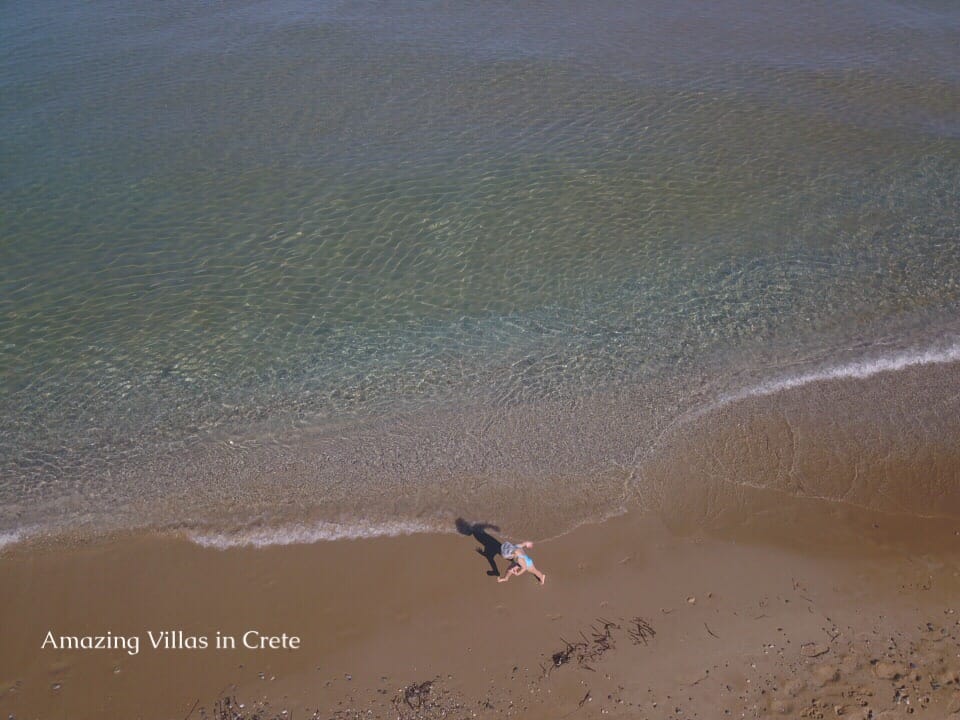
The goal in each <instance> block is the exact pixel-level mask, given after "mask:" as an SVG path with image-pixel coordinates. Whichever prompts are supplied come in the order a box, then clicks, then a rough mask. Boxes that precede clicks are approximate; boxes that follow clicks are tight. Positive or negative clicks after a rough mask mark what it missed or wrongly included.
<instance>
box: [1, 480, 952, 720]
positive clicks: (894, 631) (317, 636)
mask: <svg viewBox="0 0 960 720" xmlns="http://www.w3.org/2000/svg"><path fill="white" fill-rule="evenodd" d="M754 500H755V504H754V507H753V510H752V511H751V512H750V513H749V515H748V517H749V518H750V522H742V521H740V522H731V523H729V524H728V525H727V526H724V525H722V524H715V525H713V526H712V527H711V528H710V529H709V531H707V530H704V529H698V530H691V529H690V528H689V527H687V528H676V527H668V526H667V525H666V524H665V523H664V521H662V520H661V519H658V518H656V517H653V516H650V515H640V514H638V513H630V514H627V515H624V516H621V517H618V518H615V519H613V520H610V521H607V522H605V523H602V524H598V525H592V526H584V527H581V528H579V529H577V530H575V531H573V532H572V533H569V534H567V535H565V536H563V537H560V538H556V539H553V540H549V541H544V542H538V543H537V544H536V546H535V548H534V550H533V551H532V552H531V554H532V555H533V557H534V558H535V560H536V561H537V564H538V566H539V567H540V568H541V569H543V570H544V571H545V572H546V573H547V575H548V580H547V584H546V585H545V586H544V587H540V586H539V585H538V584H537V582H536V581H535V580H534V579H533V578H532V577H531V576H529V575H525V576H521V577H519V578H515V579H513V580H511V581H510V582H508V583H506V584H498V583H497V582H496V578H495V577H494V576H492V575H490V574H488V573H489V572H490V571H491V566H490V564H489V561H488V559H486V558H484V557H483V556H482V555H481V554H479V553H478V552H476V550H477V549H478V548H480V547H481V545H480V543H478V541H477V540H476V538H474V537H470V536H464V535H461V534H450V535H435V536H426V535H422V536H408V537H399V538H380V539H369V540H355V541H341V542H327V543H318V544H314V545H300V546H285V547H272V548H266V549H253V548H242V549H232V550H216V549H209V548H201V547H198V546H196V545H193V544H191V543H189V542H187V541H185V540H182V539H175V538H159V537H142V536H132V537H118V538H113V539H112V540H110V541H104V542H99V543H95V544H88V545H81V546H70V547H29V546H20V547H13V548H8V549H7V550H6V551H5V552H4V554H3V555H2V556H0V618H2V631H0V637H2V645H0V713H2V714H0V717H3V718H8V717H13V718H17V719H18V720H19V719H21V718H71V720H73V719H82V718H120V717H127V718H138V717H140V718H177V719H182V718H186V717H188V716H191V715H192V716H193V717H200V716H201V710H203V709H204V708H207V709H209V708H210V707H212V705H213V703H214V702H215V700H216V699H217V698H218V697H220V696H222V695H235V696H236V697H238V698H239V699H240V700H241V701H243V702H244V703H245V704H246V705H247V707H248V708H249V707H251V703H255V702H256V701H258V700H265V701H267V702H268V703H269V705H270V708H271V709H272V711H274V712H276V713H278V714H279V713H280V712H282V711H283V710H286V711H288V712H289V713H292V714H293V717H301V718H302V717H309V716H310V715H311V714H313V713H315V712H317V714H318V716H319V717H324V718H328V717H329V718H371V717H383V718H397V717H402V718H415V717H424V718H434V717H435V718H441V717H447V718H473V717H479V718H484V717H503V716H516V717H524V718H563V717H573V718H588V717H601V716H612V717H631V718H723V717H749V718H754V717H778V716H786V717H803V718H807V717H809V718H819V717H837V716H841V717H847V718H895V717H907V716H908V715H916V716H917V717H929V718H944V717H947V716H948V715H949V714H950V713H953V712H956V711H957V710H958V708H960V624H958V623H960V592H958V590H960V537H958V535H957V530H956V528H955V526H954V525H953V524H951V523H949V522H944V521H940V522H936V521H919V520H916V519H912V518H907V517H901V518H898V517H895V516H889V515H879V514H874V513H868V512H866V511H861V510H856V509H851V508H847V507H845V506H842V505H838V504H828V503H824V502H815V501H806V502H801V501H790V502H785V501H784V500H783V498H782V496H780V495H776V496H771V497H765V496H764V495H763V493H757V494H756V497H755V498H754ZM451 524H452V522H451ZM490 534H491V535H492V536H494V537H495V538H496V539H497V540H499V539H502V537H503V536H502V534H501V533H499V532H497V531H495V530H490ZM512 539H514V540H518V539H525V538H512ZM496 562H497V563H498V565H499V568H500V570H501V571H502V570H503V569H504V567H505V562H504V560H503V559H502V558H496ZM164 629H167V630H183V631H184V632H185V633H187V634H194V635H206V636H209V637H211V638H212V637H213V636H214V635H215V633H216V632H217V631H219V632H221V633H224V634H231V635H235V636H240V635H242V633H243V632H245V631H246V630H249V629H258V630H260V631H262V632H264V633H271V634H277V635H279V634H281V633H287V634H288V635H296V636H299V637H300V638H301V640H302V644H301V646H300V647H299V649H296V650H292V649H288V650H248V649H236V650H217V649H213V648H208V649H205V650H186V649H185V650H152V649H151V648H150V647H149V646H146V647H141V650H140V653H139V654H138V655H136V656H130V655H128V654H127V653H126V652H125V651H123V650H53V649H49V648H48V649H41V644H42V643H43V640H44V637H45V635H46V633H47V631H48V630H51V631H53V632H54V634H55V635H84V634H91V635H99V634H103V633H105V632H106V631H108V630H109V631H110V632H112V633H113V634H114V635H116V634H125V635H131V634H135V635H139V636H143V638H144V639H143V642H144V645H146V634H147V631H148V630H153V631H155V632H156V631H158V630H164ZM288 716H289V715H288ZM958 717H960V715H958Z"/></svg>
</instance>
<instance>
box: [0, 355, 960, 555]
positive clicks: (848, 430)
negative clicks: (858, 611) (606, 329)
mask: <svg viewBox="0 0 960 720" xmlns="http://www.w3.org/2000/svg"><path fill="white" fill-rule="evenodd" d="M958 357H960V345H958V344H957V343H956V341H949V342H941V343H938V344H932V345H930V344H928V345H927V346H925V348H923V349H922V350H921V349H917V348H913V349H908V350H900V351H897V352H894V353H888V354H886V355H880V356H877V357H873V358H868V359H861V360H858V361H850V362H846V363H843V364H840V365H835V366H829V367H828V368H827V369H824V370H817V371H811V372H806V373H801V374H799V375H783V376H777V377H774V378H772V379H768V380H766V381H762V382H758V383H757V384H755V385H752V386H750V387H749V388H747V389H741V390H738V391H735V392H733V393H730V394H725V395H721V396H719V397H718V398H715V399H714V400H710V401H705V402H704V404H702V405H698V406H697V407H696V408H693V409H691V410H688V411H686V412H683V413H681V414H680V415H678V416H677V417H676V418H674V419H673V420H670V421H669V422H666V423H665V424H663V426H662V427H661V428H660V430H659V431H658V433H657V435H656V437H651V438H647V440H649V443H648V444H646V445H643V444H641V446H640V447H642V448H643V450H642V451H641V450H637V449H636V447H635V446H634V445H633V444H632V443H629V444H628V445H629V447H630V448H631V449H630V450H629V452H628V451H627V450H625V449H623V448H620V449H618V450H616V451H614V450H611V448H609V447H608V448H607V450H608V451H609V452H600V451H599V450H598V455H599V456H602V457H603V458H604V460H603V461H597V462H596V463H594V465H596V467H597V468H598V471H597V472H596V473H589V472H587V470H586V468H587V466H588V465H589V464H590V463H587V464H585V465H584V467H582V468H579V469H577V470H576V471H571V472H569V473H560V474H558V475H554V474H550V473H545V474H542V475H538V474H537V473H536V472H535V469H534V468H531V467H528V468H527V474H524V473H519V474H518V475H517V476H516V477H520V478H522V481H520V482H516V481H510V480H508V479H505V478H504V477H502V473H504V472H506V468H505V467H499V466H497V467H495V468H493V469H492V470H491V471H490V474H485V473H483V472H479V471H478V472H475V473H468V472H466V470H464V469H463V468H461V469H460V470H458V471H456V472H453V471H452V470H451V472H453V474H451V475H450V476H449V478H448V479H449V481H450V483H451V484H452V485H453V486H454V487H453V489H451V490H449V491H448V494H447V495H445V496H444V497H443V498H442V499H443V503H445V502H452V503H454V505H453V506H454V507H458V508H460V509H461V510H460V511H461V512H473V513H475V514H477V515H481V516H487V517H497V518H499V519H500V520H503V521H506V522H507V523H508V524H510V525H512V526H517V525H522V526H523V527H531V526H533V527H532V529H531V531H532V532H535V533H539V534H540V535H549V536H551V537H556V536H557V535H558V534H557V533H556V531H555V529H554V528H556V527H557V525H558V524H559V525H560V526H565V527H563V529H562V530H561V532H560V533H559V534H563V533H564V532H570V531H572V530H574V529H576V528H577V527H579V526H580V525H582V524H583V523H591V522H597V521H602V520H603V519H606V518H609V517H614V516H616V515H617V514H619V513H621V512H627V511H629V510H630V509H631V508H633V507H635V506H637V505H640V506H641V507H642V508H644V509H647V510H654V511H661V510H663V508H664V505H667V504H670V503H674V504H675V503H676V500H675V498H674V497H673V496H674V495H677V496H680V495H685V496H687V497H688V499H689V498H690V497H691V496H692V495H694V494H695V493H696V492H698V491H703V490H704V488H703V487H702V486H703V485H704V484H706V485H711V484H716V482H717V479H716V478H721V477H724V476H730V477H726V478H725V480H728V481H729V482H731V483H732V484H744V485H749V486H751V487H755V488H763V487H779V488H780V489H781V490H783V491H784V492H786V493H788V494H792V495H800V496H805V495H810V496H813V497H823V498H825V499H829V500H835V501H844V502H849V503H850V504H852V505H859V506H861V507H862V508H864V509H880V510H883V509H887V510H891V511H897V510H900V509H901V508H902V506H903V504H904V503H905V504H906V506H907V508H908V509H907V511H908V512H909V513H910V514H911V515H918V516H926V517H936V516H943V517H955V516H960V492H958V488H955V487H953V486H954V485H955V484H956V483H955V480H956V479H957V478H960V473H958V472H957V471H956V469H955V468H958V467H960V456H957V453H955V452H954V451H952V450H951V447H950V446H951V443H952V439H953V438H954V437H956V435H957V433H960V422H958V420H957V418H958V416H960V404H958V398H957V397H956V396H953V395H951V394H950V393H949V392H946V391H949V389H950V388H953V387H957V386H960V362H958V361H957V358H958ZM604 398H605V396H603V397H600V396H598V397H597V398H593V399H592V400H591V401H590V402H589V403H588V404H589V406H590V413H589V414H590V415H591V417H594V416H596V417H600V416H603V415H605V414H606V415H608V416H616V414H617V412H616V411H617V410H618V409H619V410H622V409H623V408H622V407H620V406H622V405H624V403H625V401H624V400H622V399H621V401H620V405H619V406H609V407H604V403H605V402H606V400H609V398H607V399H606V400H605V399H604ZM556 411H557V409H556V408H552V409H548V408H546V407H540V406H536V405H532V406H531V407H529V408H526V409H525V410H524V411H523V412H524V413H525V416H524V417H525V418H526V420H525V421H527V422H530V423H531V424H533V423H535V422H539V424H542V425H549V424H550V423H551V421H556V420H557V415H556ZM538 413H539V415H538ZM527 416H529V417H527ZM535 416H537V417H535ZM446 420H448V421H449V426H450V428H453V430H451V431H449V432H447V434H446V435H445V437H444V440H443V441H444V442H446V443H453V445H452V447H453V448H454V450H455V451H457V452H459V451H460V450H464V449H465V448H466V447H467V442H466V438H468V437H471V427H472V426H466V425H465V426H463V427H458V426H457V423H456V421H455V420H456V419H455V418H454V417H446ZM628 421H629V416H628V417H623V418H617V417H609V418H608V420H607V424H608V425H609V427H608V430H610V433H609V434H613V435H617V434H621V435H623V438H624V439H626V438H627V437H632V436H631V435H630V431H628V429H627V426H628V425H629V422H628ZM825 426H827V427H825ZM392 427H393V426H392V425H391V424H390V423H389V422H388V423H386V425H384V427H382V428H380V432H381V433H386V435H390V436H392V435H391V432H392V431H390V428H392ZM744 428H746V429H747V432H746V433H744V432H743V431H744ZM393 430H398V428H393ZM905 431H908V432H905ZM871 436H875V438H874V439H871V440H870V443H871V444H870V445H865V444H864V443H863V439H864V437H867V438H868V439H869V438H871ZM903 436H906V441H902V437H903ZM837 437H842V438H843V440H844V443H842V444H838V443H837V442H836V438H837ZM579 439H580V440H584V438H579ZM640 439H641V438H640V437H639V436H637V437H632V441H633V442H636V441H639V440H640ZM554 440H555V441H556V442H560V439H559V438H555V439H554ZM568 440H569V442H567V443H565V445H564V447H567V446H568V445H571V444H576V443H575V440H576V438H574V439H568ZM433 442H434V443H435V444H436V443H437V440H436V439H434V441H433ZM511 442H512V443H514V445H511V447H514V446H516V447H519V443H517V442H516V440H515V439H514V440H511ZM609 442H610V441H609V440H603V441H602V443H607V444H609ZM602 443H601V445H602ZM725 443H726V444H729V445H731V446H735V451H734V452H727V450H726V449H725V448H724V447H723V445H724V444H725ZM761 443H765V447H760V445H761ZM441 444H442V443H441ZM701 446H708V447H711V448H712V451H713V452H714V453H715V454H717V455H721V456H724V457H723V463H722V466H721V465H718V463H717V460H716V458H710V457H706V456H705V451H704V450H703V447H701ZM438 447H439V445H438ZM493 447H495V448H499V446H498V445H497V444H496V442H494V445H493ZM371 448H372V449H370V453H372V454H373V455H377V456H378V457H379V456H381V455H383V453H385V452H386V451H387V449H388V448H386V446H384V447H380V448H379V449H378V448H377V447H375V446H371ZM428 449H430V448H428ZM500 449H501V450H502V448H500ZM314 450H317V451H318V452H319V451H320V450H322V448H321V447H319V446H318V447H317V448H314ZM479 451H480V448H478V447H474V448H473V449H472V450H471V453H474V454H475V453H477V452H479ZM541 451H542V452H544V453H547V452H548V451H549V447H546V446H544V447H543V448H541ZM418 452H419V451H418ZM437 452H439V453H441V454H442V451H441V450H439V449H438V450H437ZM564 452H568V450H564ZM831 453H832V455H831ZM378 454H379V455H378ZM454 454H456V452H454ZM320 457H326V455H324V454H323V453H322V452H321V455H320ZM891 457H892V458H893V461H891V459H890V458H891ZM690 458H694V459H693V461H691V460H690ZM355 460H356V461H358V462H359V456H358V458H355ZM374 460H376V459H375V458H374ZM370 461H371V458H367V459H366V460H365V461H364V462H370ZM377 462H381V463H382V462H384V460H383V457H380V459H379V460H376V461H375V462H372V463H371V464H370V468H372V467H373V466H374V465H376V463H377ZM397 463H398V466H399V467H401V468H402V467H404V465H403V463H402V462H400V461H399V460H397ZM911 464H912V465H915V466H917V467H918V468H923V469H924V470H932V471H933V475H934V476H936V477H937V478H938V479H940V480H942V481H943V482H942V483H941V486H936V485H935V484H931V483H930V482H929V481H928V480H927V479H926V478H924V481H923V482H921V483H920V484H919V485H918V486H917V487H915V486H914V483H913V480H914V473H913V469H912V466H911ZM241 465H242V464H241ZM787 465H789V467H787ZM894 465H899V466H900V467H899V468H897V467H893V466H894ZM860 466H863V467H864V468H865V470H864V479H863V480H860V479H859V478H854V477H853V476H852V472H854V469H856V470H855V472H857V473H859V472H860V470H859V468H860ZM260 467H261V463H259V462H254V463H253V464H252V468H246V469H245V468H242V467H241V466H238V468H237V471H238V472H242V473H243V474H245V475H244V477H245V476H246V475H249V474H250V473H251V472H253V471H254V470H256V469H257V468H260ZM285 467H286V466H285ZM728 468H734V470H735V472H734V473H733V474H731V472H729V471H728ZM287 469H288V470H290V468H287ZM304 472H305V469H304V468H297V467H296V466H293V469H292V470H291V472H290V474H291V475H292V477H287V476H286V475H285V474H284V473H280V472H279V471H278V470H277V469H274V470H273V471H270V472H266V471H265V474H264V475H262V476H260V481H261V482H263V481H264V479H265V478H269V479H270V480H271V481H275V482H276V483H277V487H276V489H275V494H280V495H282V496H283V502H282V504H281V505H277V506H276V507H274V509H273V510H267V509H266V506H264V505H263V502H264V501H265V498H263V497H261V499H260V501H259V504H257V505H255V507H254V510H252V511H251V512H253V514H252V515H250V516H249V517H246V518H245V519H243V509H244V507H243V502H242V499H243V497H244V492H246V491H247V489H248V488H246V486H247V485H248V484H249V483H250V482H252V480H251V479H250V478H246V479H244V480H242V482H241V481H240V480H237V482H238V483H240V484H239V485H237V487H235V488H227V489H228V490H229V491H230V492H233V493H235V496H225V495H217V493H216V492H210V491H205V492H207V495H203V494H202V493H201V495H200V497H198V499H197V502H198V503H199V504H200V505H205V504H206V503H207V502H219V503H221V504H222V505H223V507H222V508H220V509H219V510H213V511H211V512H212V514H209V513H208V514H209V515H210V516H209V517H208V518H207V519H206V520H204V519H203V518H202V515H201V516H194V514H193V511H191V512H190V513H188V514H187V518H186V519H185V520H183V521H182V522H183V524H182V525H181V524H179V523H178V522H177V521H171V520H169V519H167V520H162V521H159V519H156V518H155V519H156V520H158V522H156V523H154V522H153V521H152V520H151V519H150V517H149V516H144V513H148V512H150V510H149V508H148V507H147V505H149V503H145V505H144V506H143V507H141V506H134V505H130V506H128V507H125V508H124V509H123V515H124V517H127V518H128V519H130V518H133V517H141V518H142V517H146V519H145V520H144V521H143V524H142V525H139V526H135V527H133V528H131V529H124V528H123V527H121V526H117V527H104V528H101V529H99V530H98V529H97V528H95V527H91V523H90V521H85V522H84V523H82V524H78V525H76V526H69V527H65V528H59V529H57V528H45V527H42V526H40V525H38V524H36V523H30V522H29V521H28V522H27V524H26V525H24V526H22V527H18V528H13V529H8V530H7V531H4V532H2V533H0V552H4V551H5V548H10V547H12V546H16V545H17V544H21V543H28V544H29V543H33V542H38V543H41V544H43V543H47V542H50V543H57V542H59V541H64V542H85V541H88V540H90V541H93V542H108V541H109V539H110V537H111V536H113V535H117V536H122V535H123V534H125V533H129V532H133V533H143V532H157V533H160V534H163V535H177V534H183V535H187V536H189V537H191V539H193V540H194V541H195V542H197V543H198V544H208V545H212V546H220V547H235V546H237V547H242V546H265V545H284V544H301V543H311V542H317V541H335V540H340V539H353V538H357V537H379V536H398V535H405V534H415V533H421V532H425V533H433V532H437V531H442V530H443V529H444V525H445V523H446V522H447V515H448V514H449V511H448V510H447V509H446V508H448V507H450V506H448V505H444V504H443V503H441V502H439V500H438V501H434V500H432V499H431V498H430V497H429V495H430V493H429V492H427V489H428V488H423V487H416V488H415V492H414V493H410V492H409V489H408V490H406V491H404V489H403V488H404V485H403V484H402V483H400V484H397V483H396V482H395V483H394V485H391V486H390V487H391V491H390V492H396V493H399V496H398V499H397V500H396V503H395V505H396V507H395V508H394V509H395V510H397V511H399V512H397V513H396V515H395V517H396V518H398V519H390V518H386V517H383V518H378V517H377V515H376V513H377V512H379V511H382V510H383V507H385V506H382V505H383V504H382V503H380V504H379V505H377V504H376V503H377V502H379V501H377V500H376V499H374V498H372V497H371V496H370V495H369V492H368V491H365V494H362V498H360V499H362V500H363V501H368V500H369V501H370V502H371V503H374V505H372V506H371V507H372V508H373V510H374V515H371V516H370V517H369V518H367V519H359V518H351V517H350V515H351V513H346V514H345V515H341V518H342V519H341V520H340V521H338V520H336V519H335V518H337V510H336V506H335V505H334V506H329V507H328V506H327V504H323V503H321V504H317V502H318V501H317V500H316V499H315V498H316V497H318V496H322V490H323V486H322V485H321V486H314V485H311V484H310V483H309V482H307V481H306V480H305V479H304V477H302V476H304ZM403 472H407V470H403ZM950 473H953V474H952V476H949V477H948V475H949V474H950ZM528 475H529V477H528ZM785 475H790V476H791V477H790V478H785V477H784V476H785ZM441 476H442V477H446V475H444V474H443V473H439V474H438V477H441ZM678 476H679V479H675V478H677V477H678ZM688 476H692V477H693V478H694V480H693V482H691V481H690V477H688ZM804 476H806V477H804ZM650 478H654V479H653V480H652V481H651V479H650ZM824 478H826V480H824ZM808 479H809V480H810V482H808ZM395 480H396V479H395ZM343 482H346V481H343ZM397 482H399V481H397ZM855 484H856V485H858V487H852V486H853V485H855ZM884 484H891V485H892V486H893V487H895V488H896V490H897V496H896V497H885V496H884V494H885V493H887V490H888V489H887V488H881V485H884ZM245 488H246V489H245ZM577 488H581V489H585V490H582V492H579V494H578V492H575V490H576V489H577ZM917 488H919V489H917ZM214 490H216V488H214ZM368 490H369V489H368ZM881 490H882V492H881ZM546 491H550V492H551V494H552V496H551V502H550V503H549V505H550V508H551V510H552V515H551V512H544V510H543V507H542V506H543V503H541V502H540V501H539V499H538V495H539V493H542V492H546ZM712 492H714V493H715V492H716V491H715V490H713V491H712ZM284 493H289V494H288V495H284ZM208 495H209V497H208ZM154 500H156V499H154ZM412 500H416V502H412ZM943 500H946V503H947V504H946V507H945V508H944V506H943ZM157 502H159V501H157ZM357 502H359V500H357ZM518 502H519V503H520V505H523V506H524V507H526V508H527V509H528V510H529V509H530V508H534V509H535V510H536V513H535V515H536V517H531V515H530V513H529V512H519V511H517V510H516V507H515V506H516V505H517V503H518ZM68 504H69V503H68ZM160 504H164V505H165V504H166V501H164V502H161V503H160ZM355 504H357V503H355ZM65 507H66V506H65ZM171 507H172V506H171ZM358 507H360V506H359V505H358ZM278 508H281V509H278ZM64 509H65V508H64ZM341 510H342V508H341ZM169 511H170V508H167V510H166V512H169ZM237 517H240V518H241V521H240V522H239V523H238V524H236V525H233V526H231V525H230V524H229V520H230V519H231V518H232V519H233V520H236V518H237Z"/></svg>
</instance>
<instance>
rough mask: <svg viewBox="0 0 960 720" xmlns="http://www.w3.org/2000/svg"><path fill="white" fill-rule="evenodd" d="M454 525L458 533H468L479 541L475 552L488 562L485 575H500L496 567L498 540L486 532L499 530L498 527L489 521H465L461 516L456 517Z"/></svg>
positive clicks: (498, 550) (498, 548) (498, 552)
mask: <svg viewBox="0 0 960 720" xmlns="http://www.w3.org/2000/svg"><path fill="white" fill-rule="evenodd" d="M455 525H456V526H457V532H458V533H460V534H461V535H469V536H470V537H472V538H473V539H474V540H476V541H477V542H478V543H480V547H478V548H477V553H478V554H480V555H483V557H484V558H486V560H487V562H488V563H490V569H489V570H488V571H487V575H492V576H494V577H500V571H499V570H498V569H497V555H499V554H500V541H499V540H497V538H495V537H494V536H493V535H491V534H490V533H488V532H487V530H496V531H497V532H499V531H500V528H499V527H497V526H496V525H491V524H489V523H471V522H467V521H466V520H464V519H463V518H457V520H456V523H455Z"/></svg>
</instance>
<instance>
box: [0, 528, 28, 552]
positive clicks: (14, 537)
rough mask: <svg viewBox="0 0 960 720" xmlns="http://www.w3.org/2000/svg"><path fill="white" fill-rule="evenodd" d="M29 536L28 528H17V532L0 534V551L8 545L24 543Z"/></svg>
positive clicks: (8, 531)
mask: <svg viewBox="0 0 960 720" xmlns="http://www.w3.org/2000/svg"><path fill="white" fill-rule="evenodd" d="M27 535H28V532H27V528H17V529H16V530H4V531H2V532H0V550H3V548H5V547H7V546H8V545H16V544H17V543H18V542H23V540H25V539H26V537H27Z"/></svg>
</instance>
